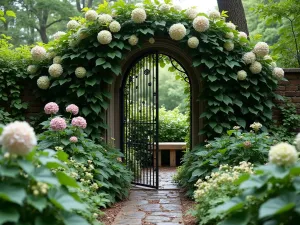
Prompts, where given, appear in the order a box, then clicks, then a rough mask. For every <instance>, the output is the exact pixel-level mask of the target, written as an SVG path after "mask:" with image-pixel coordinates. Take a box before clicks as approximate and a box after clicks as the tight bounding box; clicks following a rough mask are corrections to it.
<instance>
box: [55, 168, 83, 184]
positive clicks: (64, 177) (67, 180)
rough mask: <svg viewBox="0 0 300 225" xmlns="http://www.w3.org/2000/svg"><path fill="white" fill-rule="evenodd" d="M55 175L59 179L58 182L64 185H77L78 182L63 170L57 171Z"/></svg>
mask: <svg viewBox="0 0 300 225" xmlns="http://www.w3.org/2000/svg"><path fill="white" fill-rule="evenodd" d="M56 176H57V178H58V180H59V182H60V183H61V184H62V185H65V186H70V187H79V185H78V183H77V182H76V180H75V179H74V178H72V177H70V176H68V175H67V174H65V173H64V172H60V171H59V172H57V173H56Z"/></svg>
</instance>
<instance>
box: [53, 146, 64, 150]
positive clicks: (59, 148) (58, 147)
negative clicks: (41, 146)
mask: <svg viewBox="0 0 300 225" xmlns="http://www.w3.org/2000/svg"><path fill="white" fill-rule="evenodd" d="M54 149H55V150H56V151H62V150H64V148H63V147H61V146H55V148H54Z"/></svg>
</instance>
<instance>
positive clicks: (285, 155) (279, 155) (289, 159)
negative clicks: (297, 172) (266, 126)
mask: <svg viewBox="0 0 300 225" xmlns="http://www.w3.org/2000/svg"><path fill="white" fill-rule="evenodd" d="M297 160H298V153H297V150H296V148H295V146H293V145H290V144H288V143H279V144H277V145H275V146H272V147H271V150H270V151H269V161H270V162H271V163H273V164H275V165H278V166H291V165H293V164H295V163H296V162H297Z"/></svg>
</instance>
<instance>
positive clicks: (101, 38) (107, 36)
mask: <svg viewBox="0 0 300 225" xmlns="http://www.w3.org/2000/svg"><path fill="white" fill-rule="evenodd" d="M97 39H98V42H99V43H100V44H102V45H107V44H109V43H110V42H111V41H112V34H111V33H110V32H109V31H108V30H101V31H100V32H99V33H98V36H97Z"/></svg>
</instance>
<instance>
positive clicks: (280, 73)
mask: <svg viewBox="0 0 300 225" xmlns="http://www.w3.org/2000/svg"><path fill="white" fill-rule="evenodd" d="M272 74H273V76H274V77H275V78H276V79H278V80H281V79H282V78H283V77H284V70H283V69H282V68H279V67H275V68H274V69H273V72H272Z"/></svg>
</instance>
